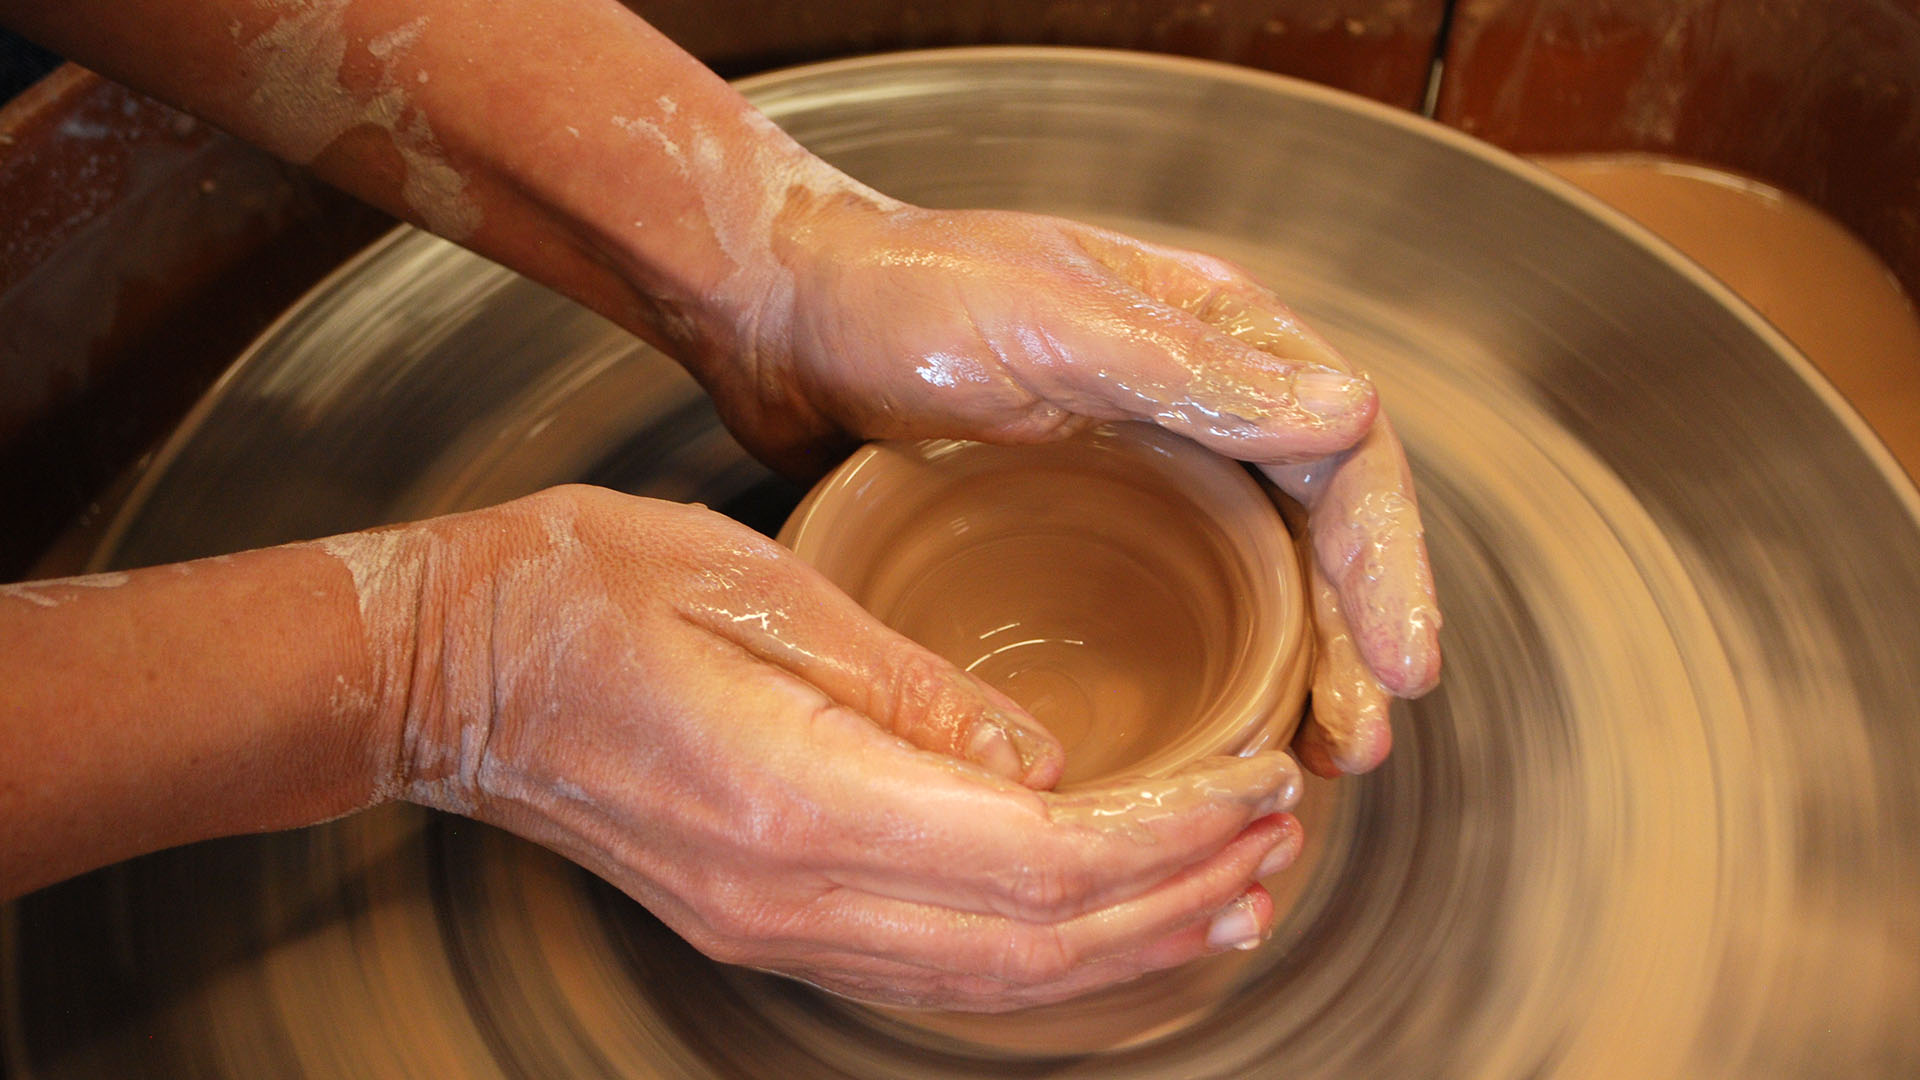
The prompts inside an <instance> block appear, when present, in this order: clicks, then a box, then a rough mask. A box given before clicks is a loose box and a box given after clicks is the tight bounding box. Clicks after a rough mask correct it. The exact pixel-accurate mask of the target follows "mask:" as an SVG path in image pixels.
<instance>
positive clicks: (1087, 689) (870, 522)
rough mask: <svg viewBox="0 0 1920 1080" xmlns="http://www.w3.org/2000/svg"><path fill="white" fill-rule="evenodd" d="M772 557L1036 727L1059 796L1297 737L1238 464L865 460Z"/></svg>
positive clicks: (897, 451) (1267, 552)
mask: <svg viewBox="0 0 1920 1080" xmlns="http://www.w3.org/2000/svg"><path fill="white" fill-rule="evenodd" d="M780 540H781V542H782V543H785V544H787V545H788V546H789V547H791V548H793V550H794V551H795V552H796V553H798V554H799V555H800V557H801V558H803V559H805V560H806V561H807V562H809V563H811V564H813V566H814V567H815V568H817V569H819V570H820V571H821V572H822V573H824V574H825V575H826V577H827V579H828V580H830V581H832V582H834V583H835V584H836V585H839V586H840V587H841V588H842V589H844V590H845V591H846V592H847V594H848V595H850V596H852V597H853V598H854V599H855V600H857V601H859V602H860V604H861V605H862V606H863V607H865V608H866V609H867V610H868V611H870V612H872V613H873V614H874V615H875V616H876V617H878V618H879V619H880V620H881V621H882V622H884V623H886V624H887V625H888V626H890V627H892V628H893V629H895V630H898V631H900V632H901V633H903V634H905V635H906V636H907V637H909V638H912V639H913V640H915V641H917V642H919V643H920V644H922V645H925V646H927V647H928V648H929V649H931V650H933V651H934V652H935V653H938V654H939V655H941V656H943V657H945V658H946V659H948V660H950V661H952V662H953V663H954V664H956V665H959V666H960V667H961V668H963V669H965V670H967V671H969V672H972V673H973V674H974V675H975V676H976V677H978V678H980V679H982V680H983V681H985V682H986V683H987V684H988V685H990V686H993V687H995V688H997V689H999V690H1001V691H1003V692H1004V693H1006V694H1007V695H1008V696H1009V697H1011V698H1013V700H1014V701H1015V702H1017V703H1018V704H1019V705H1021V706H1022V707H1023V708H1025V709H1026V710H1027V711H1028V712H1029V713H1031V714H1032V715H1033V716H1034V717H1035V718H1037V719H1038V720H1040V722H1041V723H1043V724H1045V725H1047V727H1048V728H1049V729H1050V730H1052V731H1053V733H1054V734H1055V735H1056V736H1057V737H1059V739H1060V740H1061V742H1062V744H1063V745H1064V746H1065V747H1066V751H1067V770H1066V776H1065V779H1064V781H1063V782H1064V783H1066V784H1074V783H1079V782H1083V781H1088V780H1095V779H1102V778H1109V777H1113V776H1118V775H1160V774H1164V773H1166V772H1169V771H1171V770H1173V769H1175V768H1178V767H1179V766H1180V765H1182V764H1185V763H1187V762H1190V761H1192V760H1194V759H1195V758H1198V757H1201V756H1204V755H1207V754H1234V753H1242V752H1246V751H1251V750H1255V749H1261V748H1264V747H1268V746H1275V745H1284V743H1285V740H1286V739H1287V738H1288V737H1290V736H1291V734H1292V732H1293V728H1294V726H1295V724H1296V722H1297V721H1298V718H1299V715H1300V705H1301V701H1302V699H1303V698H1304V697H1305V694H1306V682H1307V676H1308V672H1309V669H1310V666H1311V665H1310V659H1311V650H1310V649H1309V648H1308V647H1307V642H1308V640H1309V638H1308V635H1307V633H1306V632H1305V620H1306V606H1305V604H1304V602H1303V594H1302V587H1301V574H1300V566H1299V562H1298V559H1297V558H1296V556H1295V554H1294V550H1293V545H1292V543H1291V541H1290V539H1289V537H1288V534H1287V530H1286V527H1285V525H1284V524H1283V523H1282V522H1281V520H1280V515H1279V513H1278V512H1277V511H1276V510H1275V508H1274V506H1273V505H1272V503H1271V502H1269V501H1268V499H1267V497H1266V495H1265V494H1264V493H1263V492H1262V491H1261V490H1260V489H1259V487H1258V486H1257V485H1256V484H1255V483H1254V481H1253V479H1252V478H1251V477H1250V476H1249V475H1248V474H1247V473H1246V471H1245V470H1244V469H1243V468H1242V467H1240V466H1239V465H1237V464H1235V463H1233V462H1229V461H1227V460H1225V459H1223V458H1220V457H1218V456H1217V455H1215V454H1212V453H1210V452H1208V451H1206V450H1204V449H1202V448H1200V447H1199V446H1197V445H1195V444H1193V443H1191V442H1189V441H1187V440H1185V439H1181V438H1178V437H1176V436H1173V435H1169V434H1167V433H1165V432H1162V431H1160V430H1159V429H1157V428H1152V427H1148V426H1144V425H1139V424H1125V425H1113V426H1108V427H1101V428H1095V429H1093V430H1091V431H1089V432H1086V433H1083V434H1080V435H1076V436H1074V437H1072V438H1069V439H1065V440H1062V441H1059V442H1052V443H1045V444H1041V445H1037V446H989V445H986V444H982V443H973V442H958V441H954V440H929V441H924V442H893V443H879V444H874V445H870V446H867V447H865V448H863V449H862V450H860V451H859V452H858V453H856V454H855V455H854V456H853V457H852V458H849V459H848V460H847V462H846V463H845V464H843V465H842V466H841V467H840V468H839V469H837V470H835V471H834V472H833V473H832V474H831V475H829V476H828V477H827V478H826V479H825V480H823V481H821V483H820V484H819V485H818V486H816V487H815V488H814V489H813V491H812V492H810V493H809V494H808V496H807V498H806V499H805V500H804V501H803V502H802V503H801V504H800V507H799V508H798V509H797V510H796V511H795V512H794V514H793V516H792V517H791V518H789V519H788V521H787V524H786V525H785V527H783V528H782V529H781V532H780Z"/></svg>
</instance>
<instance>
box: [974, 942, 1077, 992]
mask: <svg viewBox="0 0 1920 1080" xmlns="http://www.w3.org/2000/svg"><path fill="white" fill-rule="evenodd" d="M1078 961H1079V956H1078V955H1077V953H1076V951H1075V949H1074V948H1073V946H1072V945H1070V944H1068V943H1067V940H1066V939H1065V938H1064V937H1062V936H1061V934H1060V932H1059V931H1058V930H1056V929H1054V928H1052V927H1032V928H1023V929H1020V930H1018V931H1016V932H1015V933H1014V935H1013V936H1012V937H1011V938H1009V939H1008V940H1007V947H1006V949H1005V951H1003V952H1002V953H1001V954H1000V963H999V968H998V970H997V971H995V972H994V974H995V975H997V976H998V977H999V978H1000V979H1002V980H1003V981H1005V982H1009V983H1014V984H1016V985H1019V986H1028V987H1031V986H1043V985H1045V984H1047V983H1052V982H1057V981H1058V980H1060V979H1063V978H1065V977H1067V975H1069V974H1071V973H1072V971H1073V969H1074V967H1075V966H1076V965H1077V963H1078Z"/></svg>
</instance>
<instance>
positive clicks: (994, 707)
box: [815, 612, 1066, 789]
mask: <svg viewBox="0 0 1920 1080" xmlns="http://www.w3.org/2000/svg"><path fill="white" fill-rule="evenodd" d="M862 614H864V612H863V613H862ZM867 621H868V622H869V623H870V624H871V625H870V628H869V634H868V636H867V637H865V639H864V640H860V641H856V642H854V643H852V644H851V645H850V646H849V649H850V653H851V658H853V659H856V660H857V662H858V663H859V664H860V666H861V667H863V668H864V669H865V674H866V678H865V679H863V680H861V681H860V684H859V686H858V687H853V686H849V687H846V688H845V689H844V692H845V693H847V694H848V697H847V698H844V699H842V700H845V701H846V702H847V704H849V705H852V706H853V707H855V708H858V709H860V710H861V711H862V712H864V713H865V714H866V715H867V716H868V717H869V718H871V719H872V720H873V722H874V723H876V724H878V725H879V726H881V727H883V728H886V729H887V730H889V731H891V732H893V733H894V734H895V735H898V736H900V737H901V738H903V739H905V740H907V741H908V742H910V743H912V744H913V745H915V746H917V747H920V748H921V749H923V750H932V751H935V752H937V753H942V754H947V755H950V756H952V757H958V758H965V759H966V760H968V761H972V762H974V763H975V764H978V765H981V766H983V767H985V768H986V769H988V770H989V771H991V772H994V773H996V774H998V775H1000V776H1004V777H1006V778H1007V779H1009V780H1013V781H1015V782H1016V783H1021V784H1025V785H1026V786H1028V787H1031V788H1036V789H1045V788H1050V787H1052V786H1053V785H1055V784H1057V783H1059V782H1060V774H1061V772H1062V771H1063V770H1064V769H1065V767H1066V751H1065V750H1064V749H1063V748H1062V747H1061V745H1060V740H1059V739H1057V738H1055V737H1054V735H1053V733H1052V732H1050V731H1048V730H1047V729H1046V726H1045V725H1043V724H1041V723H1040V722H1039V721H1038V720H1035V719H1034V718H1033V717H1032V716H1029V715H1028V714H1027V712H1026V711H1025V710H1024V709H1022V708H1020V706H1019V705H1017V704H1015V703H1014V702H1013V700H1012V699H1011V698H1009V697H1007V696H1006V695H1005V694H1003V693H1001V692H1000V691H998V690H995V689H994V688H993V687H991V686H988V685H987V684H985V683H983V682H981V681H980V680H978V679H976V678H974V677H973V676H972V675H969V674H968V673H966V672H964V671H962V670H960V669H959V668H958V667H956V666H955V665H953V664H951V663H949V662H948V661H946V660H945V659H943V658H941V657H940V656H938V655H936V654H935V653H933V652H931V651H929V650H927V649H925V648H923V647H921V646H920V645H917V644H915V643H914V642H912V641H910V640H908V639H907V638H905V637H902V636H901V635H899V634H897V633H895V632H894V631H892V630H890V629H888V628H887V627H885V626H883V625H881V624H880V623H879V622H878V621H877V620H874V619H872V618H871V617H870V616H869V617H868V619H867ZM815 685H817V686H820V688H821V689H822V690H825V691H826V692H828V693H829V694H833V695H834V696H836V697H839V696H840V695H839V693H837V692H836V691H835V690H833V689H829V688H828V687H827V686H826V685H824V684H823V683H820V682H816V683H815Z"/></svg>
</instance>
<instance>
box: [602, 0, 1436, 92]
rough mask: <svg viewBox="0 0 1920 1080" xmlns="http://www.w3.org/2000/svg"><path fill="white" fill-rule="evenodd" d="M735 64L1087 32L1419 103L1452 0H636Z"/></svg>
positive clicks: (1034, 41) (699, 50) (1091, 42)
mask: <svg viewBox="0 0 1920 1080" xmlns="http://www.w3.org/2000/svg"><path fill="white" fill-rule="evenodd" d="M629 2H630V4H631V6H632V7H634V9H635V10H637V11H639V12H640V13H641V14H642V15H644V16H646V17H647V18H648V19H649V20H650V21H652V22H653V24H654V25H655V26H657V27H659V28H660V31H661V32H662V33H664V34H666V35H667V36H668V37H671V38H673V39H674V40H675V41H677V42H679V43H680V44H681V45H682V46H684V47H685V48H686V49H687V50H688V51H689V52H691V53H693V54H694V55H695V56H698V57H700V58H701V59H702V60H704V61H706V62H707V63H709V64H711V65H713V66H714V67H715V68H716V69H718V70H720V71H721V72H723V73H725V74H729V75H737V74H743V73H746V72H751V71H758V70H765V69H767V68H771V67H780V66H784V65H787V64H793V63H800V62H803V61H808V60H819V59H824V58H827V57H835V56H848V55H854V54H858V53H870V52H883V51H887V50H893V49H910V48H926V47H931V46H939V45H981V44H1003V45H1004V44H1016V45H1083V46H1096V47H1105V48H1116V49H1139V50H1144V51H1147V52H1164V53H1177V54H1179V55H1182V56H1197V57H1204V58H1207V59H1211V60H1225V61H1228V62H1230V63H1235V64H1244V65H1246V66H1249V67H1256V68H1261V69H1264V70H1267V71H1277V72H1281V73H1283V74H1287V75H1296V76H1299V77H1301V78H1306V79H1312V80H1314V81H1316V82H1322V83H1326V84H1327V85H1329V86H1337V87H1340V88H1341V89H1344V90H1351V91H1353V92H1355V93H1359V94H1365V95H1366V96H1368V97H1371V98H1376V99H1378V100H1380V101H1385V102H1388V103H1390V104H1394V105H1399V106H1401V107H1403V108H1414V107H1416V106H1417V105H1418V104H1419V103H1420V100H1421V97H1422V95H1423V94H1424V93H1425V90H1426V83H1427V70H1428V67H1429V63H1430V61H1431V59H1432V57H1433V49H1434V38H1435V35H1436V33H1437V32H1438V30H1439V26H1440V18H1441V13H1442V11H1444V9H1445V7H1446V4H1445V0H1173V2H1168V0H1051V2H1048V0H1033V2H1029V3H1009V2H1007V0H841V2H839V3H831V4H827V3H819V2H818V0H629Z"/></svg>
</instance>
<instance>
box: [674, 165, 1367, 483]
mask: <svg viewBox="0 0 1920 1080" xmlns="http://www.w3.org/2000/svg"><path fill="white" fill-rule="evenodd" d="M779 220H780V222H781V224H782V228H781V229H780V230H779V231H777V232H776V241H775V243H774V244H773V249H772V250H773V255H774V257H775V258H776V259H777V260H778V261H779V263H780V265H781V271H780V272H779V273H778V274H769V275H767V278H768V279H769V280H771V281H773V282H774V283H775V284H774V287H773V288H772V291H771V292H770V293H769V294H767V295H766V297H765V299H764V301H762V302H760V303H757V304H750V305H743V310H746V311H748V312H750V314H749V315H748V316H747V317H744V318H740V319H736V320H735V322H737V323H740V324H743V325H744V326H745V328H744V329H742V330H740V331H739V332H737V333H734V334H730V335H725V336H724V337H723V338H722V340H718V341H714V342H711V343H708V344H707V346H706V348H707V349H708V351H710V352H717V353H718V354H719V360H718V362H714V361H712V360H709V361H708V362H703V363H699V364H697V365H696V370H698V371H700V372H702V373H703V378H704V379H705V381H706V382H707V384H708V388H709V389H710V390H711V391H712V392H713V393H714V396H715V398H716V400H717V401H718V402H719V405H720V408H721V412H722V415H723V416H725V417H726V418H727V421H728V425H729V426H730V427H731V428H733V430H734V431H735V433H736V434H738V435H739V436H741V438H742V439H743V440H745V441H746V442H747V444H748V446H749V447H750V448H751V449H753V450H754V451H755V452H756V453H757V454H758V455H759V456H761V457H762V458H763V459H765V460H768V461H770V462H772V463H774V464H776V465H778V466H782V467H785V468H788V469H789V470H790V471H796V472H803V473H804V472H806V471H809V470H810V469H812V470H817V469H820V468H823V467H824V465H825V464H827V463H830V462H831V460H832V458H831V456H830V455H827V456H822V455H820V453H819V451H820V450H821V448H823V447H824V448H826V449H827V450H829V451H831V450H832V449H834V448H835V447H836V444H844V441H846V440H849V439H854V438H857V439H875V438H891V437H931V436H951V437H957V438H969V439H978V440H982V441H987V442H997V443H1022V442H1040V441H1044V440H1047V439H1051V438H1056V437H1059V436H1062V435H1065V434H1067V433H1069V432H1072V431H1075V430H1078V429H1081V428H1085V427H1087V426H1089V425H1092V424H1095V423H1099V422H1101V421H1107V420H1145V421H1150V422H1154V423H1158V424H1160V425H1161V426H1163V427H1166V428H1168V429H1169V430H1171V431H1174V432H1176V433H1178V434H1181V435H1185V436H1188V437H1190V438H1193V439H1195V440H1197V441H1199V442H1201V443H1203V444H1205V445H1207V446H1209V447H1212V448H1214V449H1216V450H1218V451H1220V452H1222V453H1227V454H1231V455H1233V456H1236V457H1241V458H1247V459H1251V460H1258V461H1303V460H1309V459H1313V458H1319V457H1323V456H1325V455H1327V454H1329V453H1333V452H1335V451H1337V450H1342V449H1345V448H1346V447H1348V446H1351V445H1352V444H1353V443H1354V441H1355V440H1357V439H1358V438H1359V437H1360V436H1361V435H1362V434H1363V433H1365V431H1366V430H1367V428H1368V425H1369V424H1370V423H1371V422H1372V420H1373V415H1374V408H1375V401H1374V393H1373V387H1372V385H1371V384H1369V383H1368V382H1367V381H1366V380H1365V379H1363V378H1354V377H1351V376H1349V375H1348V374H1346V373H1344V372H1340V371H1336V370H1333V369H1330V368H1327V367H1325V366H1323V365H1321V364H1319V363H1318V362H1317V358H1315V360H1314V361H1303V359H1302V358H1300V357H1297V356H1293V355H1290V354H1287V353H1285V352H1280V351H1277V350H1263V349H1261V348H1257V347H1254V346H1251V345H1248V344H1246V343H1243V342H1240V341H1236V340H1235V339H1234V338H1233V337H1232V336H1231V335H1230V334H1227V333H1224V332H1222V330H1221V329H1220V328H1219V327H1218V326H1216V325H1215V324H1214V321H1213V315H1214V312H1213V310H1212V306H1213V304H1214V301H1215V298H1216V296H1217V295H1218V294H1219V293H1220V291H1221V287H1222V284H1223V283H1224V281H1225V280H1226V278H1227V277H1228V276H1229V275H1232V274H1233V273H1234V272H1233V271H1232V270H1231V269H1230V268H1229V267H1227V266H1226V265H1225V264H1223V263H1221V262H1219V261H1218V260H1215V259H1210V258H1207V257H1205V256H1200V255H1194V254H1190V253H1186V252H1175V251H1171V250H1168V249H1161V248H1156V247H1151V246H1149V245H1145V244H1142V243H1140V242H1138V241H1136V240H1133V239H1131V238H1129V237H1125V236H1121V235H1119V234H1116V233H1112V232H1108V231H1106V230H1103V229H1096V228H1093V227H1090V226H1086V225H1081V224H1078V223H1075V222H1070V221H1064V220H1061V219H1058V218H1051V217H1041V216H1036V215H1032V214H1020V213H1010V212H1001V211H959V212H944V211H932V210H922V209H919V208H916V207H911V206H904V205H901V204H898V203H892V202H886V201H879V200H878V197H868V198H861V197H858V196H852V195H832V194H828V195H819V196H803V195H801V194H799V193H797V192H796V193H795V194H794V195H793V196H792V197H790V198H789V199H788V200H787V203H786V205H785V209H784V210H783V212H782V214H781V217H780V219H779ZM748 324H750V325H748Z"/></svg>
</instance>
